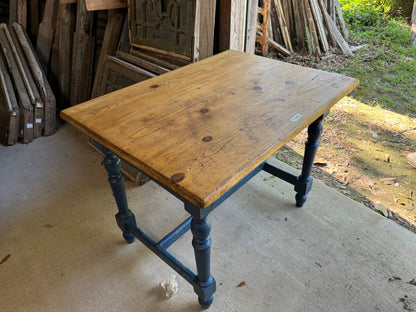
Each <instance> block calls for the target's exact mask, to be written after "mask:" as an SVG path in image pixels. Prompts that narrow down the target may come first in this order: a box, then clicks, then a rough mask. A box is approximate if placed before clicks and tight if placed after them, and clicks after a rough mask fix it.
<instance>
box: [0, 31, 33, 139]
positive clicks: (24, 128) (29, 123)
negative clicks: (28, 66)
mask: <svg viewBox="0 0 416 312" xmlns="http://www.w3.org/2000/svg"><path fill="white" fill-rule="evenodd" d="M9 36H10V33H9V30H8V29H7V26H6V24H1V25H0V45H1V47H2V49H3V53H4V57H5V60H6V63H7V66H8V68H9V71H10V75H11V77H12V78H13V81H14V86H15V90H16V95H17V99H18V103H19V109H20V125H19V128H20V135H21V136H22V140H23V143H30V142H32V141H33V107H32V103H30V99H29V96H28V94H27V91H26V87H25V85H24V82H23V78H22V76H21V73H20V72H19V69H18V66H17V63H16V60H15V57H14V55H13V51H12V48H11V46H10V43H9V40H8V37H9Z"/></svg>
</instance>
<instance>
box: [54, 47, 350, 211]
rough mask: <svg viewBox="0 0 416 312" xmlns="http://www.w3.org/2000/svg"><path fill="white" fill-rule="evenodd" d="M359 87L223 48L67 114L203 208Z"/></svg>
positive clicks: (338, 78)
mask: <svg viewBox="0 0 416 312" xmlns="http://www.w3.org/2000/svg"><path fill="white" fill-rule="evenodd" d="M357 85H358V80H356V79H353V78H349V77H345V76H342V75H339V74H334V73H327V72H324V71H319V70H314V69H309V68H303V67H299V66H295V65H291V64H287V63H283V62H279V61H276V60H271V59H267V58H263V57H259V56H253V55H248V54H245V53H242V52H236V51H227V52H224V53H221V54H217V55H215V56H213V57H211V58H208V59H205V60H202V61H200V62H197V63H194V64H191V65H188V66H185V67H183V68H179V69H176V70H174V71H172V72H169V73H166V74H163V75H161V76H158V77H155V78H152V79H149V80H146V81H143V82H141V83H138V84H136V85H133V86H130V87H127V88H125V89H122V90H119V91H117V92H113V93H110V94H108V95H105V96H102V97H99V98H96V99H94V100H91V101H88V102H86V103H84V104H81V105H78V106H75V107H72V108H69V109H66V110H64V111H62V112H61V116H62V118H64V119H65V120H67V121H69V122H70V123H72V124H74V125H75V126H76V127H78V128H79V129H81V130H82V131H84V132H85V133H87V134H88V135H89V136H91V137H92V138H93V139H95V140H97V141H98V142H100V143H101V144H103V145H104V146H106V147H107V148H109V149H111V150H112V151H114V152H115V153H117V154H119V155H120V156H121V157H123V158H124V159H126V160H127V161H129V162H130V163H132V164H133V165H135V166H137V167H138V168H139V169H140V170H142V171H144V172H145V173H147V174H148V175H150V176H152V177H154V178H155V179H157V180H158V181H160V182H161V183H163V184H164V185H166V186H168V187H170V188H171V189H173V190H174V191H176V192H177V193H178V194H180V195H181V196H182V197H184V198H185V199H187V200H189V201H190V202H192V203H193V204H195V205H197V206H198V207H200V208H205V207H207V206H209V205H210V204H212V203H214V202H215V200H217V199H218V198H219V197H220V196H221V195H222V194H224V193H225V192H226V191H227V190H229V189H230V188H231V187H232V186H234V185H235V184H236V183H238V181H239V180H241V179H242V178H243V177H244V176H246V175H247V174H248V173H249V172H251V171H252V170H253V169H255V168H256V167H257V166H258V165H259V164H261V163H262V162H264V161H265V160H267V158H269V157H270V156H271V155H273V153H275V152H276V151H277V150H278V149H279V148H280V147H282V146H283V145H284V144H285V143H286V142H287V141H288V140H290V139H291V138H292V137H293V136H294V135H296V134H297V133H298V132H300V131H301V130H302V129H303V128H305V127H306V126H308V125H309V124H310V123H311V122H313V121H314V120H315V119H316V118H318V117H319V116H320V115H322V114H323V113H325V112H326V111H327V110H328V109H329V108H330V107H331V106H332V105H334V104H335V103H336V102H337V101H338V100H340V99H341V98H342V97H344V96H345V95H346V94H348V93H349V92H351V91H352V90H353V89H354V88H355V87H356V86H357Z"/></svg>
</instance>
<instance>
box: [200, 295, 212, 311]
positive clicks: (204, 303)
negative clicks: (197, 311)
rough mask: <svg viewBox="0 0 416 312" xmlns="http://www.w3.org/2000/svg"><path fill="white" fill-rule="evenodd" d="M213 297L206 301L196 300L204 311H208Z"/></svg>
mask: <svg viewBox="0 0 416 312" xmlns="http://www.w3.org/2000/svg"><path fill="white" fill-rule="evenodd" d="M213 300H214V296H211V297H210V298H209V299H208V300H207V301H203V300H202V299H201V298H198V302H199V304H200V305H201V307H203V308H204V309H208V308H209V307H210V306H211V303H212V301H213Z"/></svg>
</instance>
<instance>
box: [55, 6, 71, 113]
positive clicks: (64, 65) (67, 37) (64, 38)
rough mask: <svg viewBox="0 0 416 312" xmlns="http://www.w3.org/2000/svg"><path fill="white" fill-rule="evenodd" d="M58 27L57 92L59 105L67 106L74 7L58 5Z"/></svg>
mask: <svg viewBox="0 0 416 312" xmlns="http://www.w3.org/2000/svg"><path fill="white" fill-rule="evenodd" d="M59 10H60V13H59V14H60V19H61V23H60V25H59V69H60V70H59V79H58V80H59V90H60V91H61V94H60V95H61V97H60V101H59V102H60V105H61V106H62V107H67V106H69V101H70V95H71V93H70V92H71V72H72V68H71V67H72V66H71V64H72V49H73V46H72V40H73V38H74V31H75V7H74V5H72V4H60V6H59Z"/></svg>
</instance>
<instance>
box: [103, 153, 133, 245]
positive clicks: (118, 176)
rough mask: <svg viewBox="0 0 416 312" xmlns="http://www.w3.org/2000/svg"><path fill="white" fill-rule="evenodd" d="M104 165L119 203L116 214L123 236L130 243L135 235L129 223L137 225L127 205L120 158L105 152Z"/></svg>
mask: <svg viewBox="0 0 416 312" xmlns="http://www.w3.org/2000/svg"><path fill="white" fill-rule="evenodd" d="M104 167H105V169H106V170H107V173H108V181H109V182H110V185H111V189H112V190H113V196H114V198H115V200H116V203H117V208H118V211H119V212H118V213H117V214H116V221H117V225H118V226H119V227H120V229H121V230H122V231H123V237H124V239H125V240H126V241H127V242H128V243H132V242H133V241H134V235H133V234H132V233H131V232H130V230H129V224H132V225H134V226H136V219H135V217H134V214H133V213H132V212H131V211H130V209H129V208H128V205H127V196H126V189H125V186H124V177H123V174H122V173H121V161H120V158H119V157H118V156H117V155H116V154H114V153H113V152H111V151H109V150H107V151H106V152H105V158H104Z"/></svg>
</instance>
